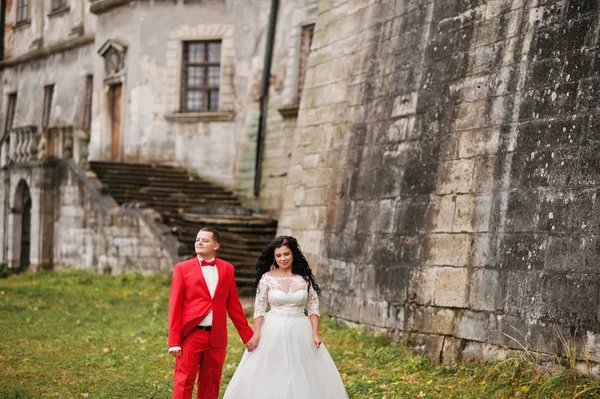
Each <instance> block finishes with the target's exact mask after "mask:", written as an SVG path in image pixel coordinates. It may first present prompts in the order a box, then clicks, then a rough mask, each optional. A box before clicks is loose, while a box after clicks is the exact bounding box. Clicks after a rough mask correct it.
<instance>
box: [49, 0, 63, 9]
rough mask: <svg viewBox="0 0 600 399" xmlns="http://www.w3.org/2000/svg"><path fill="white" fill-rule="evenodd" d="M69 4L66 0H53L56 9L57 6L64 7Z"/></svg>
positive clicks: (53, 6)
mask: <svg viewBox="0 0 600 399" xmlns="http://www.w3.org/2000/svg"><path fill="white" fill-rule="evenodd" d="M65 4H67V2H66V0H52V9H53V10H56V9H57V8H61V7H64V6H65Z"/></svg>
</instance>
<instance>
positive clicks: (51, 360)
mask: <svg viewBox="0 0 600 399" xmlns="http://www.w3.org/2000/svg"><path fill="white" fill-rule="evenodd" d="M168 290H169V280H167V279H166V278H164V277H142V276H140V275H126V276H96V275H93V274H89V273H84V272H75V271H66V272H55V273H38V274H30V273H25V274H22V275H18V276H12V277H9V278H7V279H0V335H1V337H2V341H1V342H0V370H1V372H0V398H2V399H5V398H11V399H12V398H36V399H37V398H127V399H130V398H146V399H150V398H170V397H171V384H172V370H173V364H174V360H173V359H172V358H171V357H170V356H169V355H168V354H167V351H166V341H167V329H166V324H167V304H168ZM322 325H323V328H322V330H323V337H324V340H325V343H326V344H327V347H328V349H329V351H330V352H331V354H332V356H333V358H334V360H335V362H336V364H337V366H338V369H339V370H340V372H341V374H342V378H343V380H344V382H345V384H346V387H347V389H348V393H349V395H350V397H351V398H368V399H372V398H373V399H375V398H377V399H382V398H386V399H392V398H410V399H412V398H441V399H450V398H456V399H458V398H473V399H481V398H498V399H501V398H503V399H509V398H557V399H558V398H560V399H564V398H573V397H575V396H576V395H577V394H578V393H580V392H581V394H580V395H579V396H577V397H578V398H595V397H600V396H596V395H597V394H600V391H599V390H597V389H596V388H598V387H600V384H599V383H598V381H595V380H588V379H586V378H583V377H576V376H574V375H573V374H572V373H570V372H568V371H567V370H565V371H562V372H559V373H553V374H542V373H539V372H537V371H536V369H535V368H534V367H532V366H530V365H528V364H527V362H524V361H523V360H522V359H519V358H515V359H509V360H508V361H505V362H502V363H498V364H495V365H475V364H468V363H464V364H459V365H456V366H454V367H442V366H437V365H433V364H431V363H430V362H428V361H427V360H426V359H425V358H423V357H418V356H412V355H410V354H409V353H408V352H407V351H406V350H404V348H402V347H400V346H394V345H390V344H389V343H388V341H387V340H386V338H385V337H383V336H374V335H367V334H364V333H361V332H359V331H355V330H350V329H346V328H341V327H337V326H336V325H335V324H334V323H333V322H331V320H328V319H325V320H324V321H323V324H322ZM230 327H231V326H230ZM230 342H231V345H230V347H229V348H228V357H227V361H226V364H225V367H224V370H223V371H224V378H223V386H222V390H221V392H223V390H224V388H225V386H226V384H227V382H228V381H229V379H230V378H231V375H232V374H233V372H234V371H235V368H236V365H237V362H238V360H239V358H240V357H241V355H242V349H243V346H242V344H241V342H240V340H239V338H238V337H237V336H236V335H235V333H234V330H233V329H231V328H230ZM584 390H586V391H585V392H582V391H584ZM282 399H285V398H282ZM315 399H320V398H315Z"/></svg>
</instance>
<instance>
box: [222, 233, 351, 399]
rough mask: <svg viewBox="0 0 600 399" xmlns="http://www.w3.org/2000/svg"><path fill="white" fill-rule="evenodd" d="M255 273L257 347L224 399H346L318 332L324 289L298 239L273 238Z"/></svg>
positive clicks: (244, 360) (246, 357)
mask: <svg viewBox="0 0 600 399" xmlns="http://www.w3.org/2000/svg"><path fill="white" fill-rule="evenodd" d="M271 265H274V266H275V268H274V269H273V270H270V269H271ZM269 270H270V271H269ZM256 272H257V275H256V281H257V283H256V285H257V291H256V300H255V304H254V337H253V338H252V339H253V340H254V341H255V343H257V344H258V347H257V348H256V349H255V350H254V351H253V352H248V351H246V352H245V353H244V356H243V357H242V360H241V361H240V364H239V365H238V368H237V370H236V371H235V374H234V375H233V378H232V379H231V382H230V383H229V386H228V387H227V390H226V391H225V396H224V397H223V399H346V398H348V394H347V393H346V389H345V388H344V383H343V382H342V379H341V377H340V374H339V373H338V371H337V368H336V367H335V364H334V363H333V360H332V359H331V356H330V355H329V352H328V351H327V349H326V348H325V345H323V342H322V340H321V337H320V336H319V297H318V294H319V293H320V289H319V286H318V285H317V283H316V282H315V278H314V276H313V274H312V272H311V270H310V267H309V265H308V262H307V261H306V258H305V257H304V255H303V254H302V252H301V251H300V248H299V246H298V242H297V241H296V239H295V238H294V237H290V236H280V237H277V238H275V240H273V242H271V243H270V244H269V245H268V246H267V248H265V250H264V251H263V254H262V255H261V257H260V258H259V260H258V262H257V264H256ZM267 305H270V310H269V311H268V312H267ZM305 307H306V311H307V314H308V317H307V316H306V315H305V313H304V308H305Z"/></svg>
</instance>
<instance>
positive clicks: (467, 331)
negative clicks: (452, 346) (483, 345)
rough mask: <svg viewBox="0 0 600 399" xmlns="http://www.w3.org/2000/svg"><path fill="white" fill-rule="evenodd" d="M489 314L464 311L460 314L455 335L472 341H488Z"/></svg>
mask: <svg viewBox="0 0 600 399" xmlns="http://www.w3.org/2000/svg"><path fill="white" fill-rule="evenodd" d="M489 318H490V316H489V314H487V313H484V312H473V311H468V310H466V311H464V312H462V314H461V315H460V316H459V321H458V323H457V325H456V331H454V332H453V333H454V335H455V336H457V337H461V338H464V339H468V340H471V341H479V342H486V341H487V338H488V330H489Z"/></svg>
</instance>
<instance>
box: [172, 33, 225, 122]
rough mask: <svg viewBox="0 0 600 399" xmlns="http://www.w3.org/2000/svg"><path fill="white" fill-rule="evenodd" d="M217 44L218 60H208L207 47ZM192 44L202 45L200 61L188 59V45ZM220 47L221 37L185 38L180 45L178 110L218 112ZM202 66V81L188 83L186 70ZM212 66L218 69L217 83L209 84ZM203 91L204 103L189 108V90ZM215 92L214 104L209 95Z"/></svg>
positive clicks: (221, 47) (221, 46)
mask: <svg viewBox="0 0 600 399" xmlns="http://www.w3.org/2000/svg"><path fill="white" fill-rule="evenodd" d="M215 43H218V44H219V60H218V61H216V62H215V61H212V62H211V61H209V47H210V44H215ZM194 44H201V45H203V47H204V49H203V58H202V61H201V62H194V61H190V60H189V54H190V47H191V45H194ZM222 49H223V41H222V40H221V39H211V40H187V41H183V46H182V57H181V58H182V62H181V82H180V87H181V98H180V106H179V109H180V112H182V113H195V112H219V110H220V104H219V103H220V101H221V72H222V69H221V68H222V67H221V58H222ZM192 67H194V68H198V67H200V68H203V70H204V77H203V82H202V84H200V85H197V86H196V85H190V84H189V82H188V73H189V72H188V71H189V69H190V68H192ZM211 67H212V68H214V67H218V71H219V83H218V85H209V73H208V71H209V69H210V68H211ZM198 91H200V92H203V93H204V95H205V101H204V104H203V105H201V106H200V107H199V108H189V107H188V98H189V97H188V94H189V93H190V92H198ZM214 92H216V93H217V101H216V104H214V103H213V102H212V101H211V100H212V99H211V95H212V94H213V93H214Z"/></svg>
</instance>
